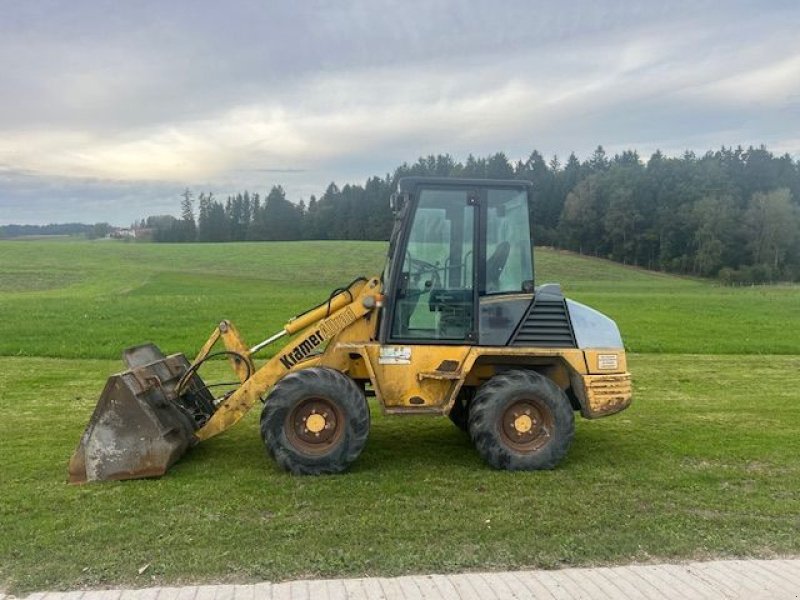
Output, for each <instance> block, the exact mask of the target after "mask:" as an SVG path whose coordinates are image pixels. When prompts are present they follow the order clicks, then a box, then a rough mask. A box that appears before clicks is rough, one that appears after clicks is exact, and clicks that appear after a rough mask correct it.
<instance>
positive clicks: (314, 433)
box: [261, 367, 369, 475]
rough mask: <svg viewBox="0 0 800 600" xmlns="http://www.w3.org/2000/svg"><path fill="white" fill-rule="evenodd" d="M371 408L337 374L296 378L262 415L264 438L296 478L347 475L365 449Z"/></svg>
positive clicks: (275, 391)
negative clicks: (327, 474) (301, 476)
mask: <svg viewBox="0 0 800 600" xmlns="http://www.w3.org/2000/svg"><path fill="white" fill-rule="evenodd" d="M368 434H369V407H368V406H367V401H366V398H365V397H364V393H363V392H362V391H361V389H360V388H359V387H358V385H357V384H356V383H355V382H354V381H353V380H352V379H350V378H349V377H347V376H346V375H344V374H342V373H340V372H339V371H336V370H334V369H328V368H325V367H312V368H309V369H302V370H300V371H296V372H294V373H290V374H289V375H287V376H286V377H284V378H283V379H281V380H280V381H279V382H278V383H276V384H275V387H273V388H272V391H271V392H270V394H269V396H268V397H267V400H266V402H265V403H264V409H263V411H262V412H261V437H262V439H263V440H264V445H265V446H266V449H267V452H268V453H269V455H270V456H272V458H274V459H275V462H277V463H278V465H279V466H280V467H281V468H283V469H285V470H287V471H291V472H292V473H294V474H296V475H321V474H326V473H341V472H342V471H344V470H345V469H347V468H348V467H349V466H350V465H351V464H352V463H353V461H355V460H356V459H357V458H358V456H359V455H360V454H361V451H362V450H363V449H364V446H365V445H366V442H367V435H368Z"/></svg>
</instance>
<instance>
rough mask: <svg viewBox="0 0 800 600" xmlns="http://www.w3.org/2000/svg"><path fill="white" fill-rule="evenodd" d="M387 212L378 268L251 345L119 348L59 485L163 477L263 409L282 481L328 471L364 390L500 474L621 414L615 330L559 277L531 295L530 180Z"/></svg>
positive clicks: (402, 192) (231, 338)
mask: <svg viewBox="0 0 800 600" xmlns="http://www.w3.org/2000/svg"><path fill="white" fill-rule="evenodd" d="M391 204H392V209H393V212H394V215H395V225H394V230H393V232H392V235H391V240H390V242H389V251H388V256H387V261H386V267H385V270H384V272H383V274H382V275H381V276H375V277H371V278H358V279H356V280H354V281H353V282H352V283H350V285H348V286H347V287H345V288H341V289H339V290H335V291H334V292H333V293H331V295H330V297H329V298H327V299H326V300H325V301H324V302H322V303H321V304H320V305H319V306H317V307H315V308H313V309H311V310H309V311H307V312H305V313H303V314H300V315H299V316H297V317H295V318H293V319H291V320H290V321H289V322H288V323H287V324H286V325H285V327H284V328H283V329H282V330H281V331H279V332H278V333H276V334H275V335H272V336H271V337H269V338H268V339H266V340H264V341H263V342H261V343H259V344H256V345H254V346H252V347H251V346H248V344H246V343H245V341H244V340H243V338H242V336H241V335H240V334H239V332H238V331H237V329H236V328H235V327H234V326H233V325H232V324H231V323H230V322H228V321H222V322H221V323H219V325H218V326H217V328H216V329H215V330H214V331H213V333H212V335H211V337H210V338H209V339H208V341H207V342H206V344H205V345H204V346H203V348H201V350H200V351H199V353H198V355H197V357H196V358H195V359H194V360H193V361H192V362H191V363H190V362H189V361H188V360H187V358H186V357H185V356H184V355H182V354H173V355H171V356H164V355H163V354H162V353H161V352H160V351H159V349H158V348H157V347H155V346H154V345H152V344H147V345H144V346H137V347H134V348H130V349H128V350H126V351H125V352H124V355H123V356H124V360H125V362H126V363H127V367H128V368H127V370H125V371H124V372H122V373H119V374H117V375H114V376H112V377H111V378H110V379H109V380H108V382H107V383H106V387H105V389H104V391H103V393H102V395H101V397H100V400H99V402H98V405H97V407H96V408H95V411H94V413H93V415H92V417H91V419H90V422H89V424H88V426H87V428H86V431H85V432H84V434H83V436H82V438H81V441H80V444H79V446H78V448H77V450H76V451H75V454H74V455H73V457H72V459H71V461H70V464H69V481H70V482H72V483H82V482H86V481H102V480H118V479H132V478H138V477H154V476H159V475H162V474H163V473H165V472H166V470H167V469H168V468H169V467H170V466H171V465H172V464H173V463H174V462H175V461H176V460H178V459H179V458H180V457H181V456H182V455H183V454H184V453H185V452H186V451H187V450H189V449H190V448H191V447H193V446H194V445H196V444H198V443H201V442H203V441H204V440H207V439H208V438H210V437H212V436H215V435H217V434H219V433H222V432H223V431H225V430H226V429H228V428H229V427H231V426H233V425H234V424H235V423H236V422H237V421H239V419H241V418H242V417H243V416H244V415H245V414H246V413H247V412H248V411H249V410H250V409H251V408H253V407H254V406H256V405H257V404H258V403H259V401H263V404H264V405H263V410H262V413H261V435H262V437H263V440H264V444H265V446H266V449H267V452H268V453H269V455H270V456H272V458H273V459H274V460H275V461H276V462H277V464H278V465H280V466H281V467H282V468H283V469H285V470H287V471H290V472H292V473H296V474H321V473H339V472H341V471H343V470H345V469H347V468H348V467H349V466H350V465H351V464H352V463H353V462H354V461H355V460H356V459H357V458H358V456H359V454H360V453H361V451H362V450H363V449H364V446H365V444H366V441H367V436H368V434H369V427H370V414H369V408H368V405H367V400H366V396H367V395H374V396H375V398H376V400H377V403H378V404H379V405H380V407H381V408H382V410H383V412H384V413H386V414H392V415H408V414H423V413H424V414H430V415H448V416H449V417H450V419H451V420H452V421H453V422H454V423H455V424H456V425H457V426H458V427H460V428H461V429H463V430H464V431H466V432H468V434H469V436H470V437H471V439H472V441H473V443H474V445H475V448H476V450H477V452H478V453H479V454H480V455H481V456H482V457H483V459H484V460H485V461H486V462H487V463H488V464H489V465H491V466H492V467H494V468H497V469H511V470H534V469H550V468H553V467H555V466H556V465H557V464H558V463H559V461H561V460H562V459H563V458H564V456H565V454H566V453H567V450H568V448H569V445H570V442H571V440H572V437H573V432H574V414H575V413H576V412H578V413H580V414H581V415H582V416H583V417H585V418H588V419H593V418H597V417H602V416H605V415H610V414H612V413H616V412H618V411H620V410H623V409H624V408H626V407H627V406H628V405H629V403H630V401H631V382H630V375H629V374H628V372H627V368H626V361H625V352H624V349H623V344H622V340H621V338H620V334H619V330H618V329H617V326H616V324H615V323H614V322H613V321H612V320H611V319H609V318H608V317H606V316H604V315H602V314H601V313H599V312H597V311H595V310H593V309H591V308H589V307H587V306H584V305H582V304H580V303H578V302H574V301H572V300H569V299H567V298H565V297H564V295H563V294H562V292H561V288H560V287H559V286H558V285H557V284H545V285H539V286H534V270H533V244H532V236H531V220H530V215H531V210H530V208H531V184H530V183H528V182H522V181H492V180H469V179H443V178H422V177H407V178H404V179H401V180H400V181H399V184H398V189H397V191H396V193H394V194H393V195H392V198H391ZM284 338H286V339H289V340H290V341H288V342H287V343H285V345H284V346H283V347H281V348H280V349H278V350H277V351H276V352H275V354H274V356H273V357H272V358H271V359H269V360H266V362H263V364H260V365H259V364H258V363H257V360H256V356H257V354H258V353H259V352H260V351H261V350H262V349H264V348H266V347H267V346H270V345H272V344H275V343H276V342H278V340H282V339H284ZM218 343H220V344H221V346H222V347H223V348H224V349H220V350H218V351H215V346H216V345H217V344H218ZM215 356H223V357H227V359H228V360H229V362H230V366H231V368H232V369H233V372H234V373H235V375H236V379H237V382H238V383H237V386H236V387H235V389H233V390H231V391H229V392H228V393H225V394H222V395H221V396H220V397H215V396H214V394H213V393H212V389H213V388H212V386H210V385H206V384H205V382H204V381H203V379H202V378H201V376H200V374H199V371H200V369H201V367H202V366H203V365H204V364H206V362H207V361H208V360H209V359H210V358H212V357H215Z"/></svg>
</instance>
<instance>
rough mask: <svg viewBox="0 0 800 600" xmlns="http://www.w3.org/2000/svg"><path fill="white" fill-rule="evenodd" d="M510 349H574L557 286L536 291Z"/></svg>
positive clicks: (572, 336)
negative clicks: (518, 347) (523, 347)
mask: <svg viewBox="0 0 800 600" xmlns="http://www.w3.org/2000/svg"><path fill="white" fill-rule="evenodd" d="M509 345H510V346H526V347H538V348H577V346H578V344H577V343H576V342H575V333H574V332H573V330H572V323H571V322H570V320H569V310H568V309H567V301H566V298H564V294H563V293H562V292H561V286H559V285H558V284H547V285H543V286H541V287H539V288H537V289H536V292H535V295H534V297H533V302H532V303H531V306H530V308H529V309H528V312H527V314H526V315H525V318H523V319H522V321H521V322H520V324H519V327H517V330H516V331H515V332H514V335H512V336H511V341H510V343H509Z"/></svg>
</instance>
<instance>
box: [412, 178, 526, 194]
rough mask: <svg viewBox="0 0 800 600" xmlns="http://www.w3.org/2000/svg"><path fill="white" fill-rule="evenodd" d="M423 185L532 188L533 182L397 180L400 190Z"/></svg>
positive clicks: (461, 179) (455, 179)
mask: <svg viewBox="0 0 800 600" xmlns="http://www.w3.org/2000/svg"><path fill="white" fill-rule="evenodd" d="M421 185H433V186H437V187H453V188H461V187H469V188H497V187H504V188H509V187H510V188H520V189H525V190H527V189H530V188H531V187H533V183H531V182H530V181H527V180H525V179H463V178H461V177H401V178H400V180H399V181H398V182H397V190H398V191H399V192H410V191H411V190H412V189H414V188H416V187H419V186H421Z"/></svg>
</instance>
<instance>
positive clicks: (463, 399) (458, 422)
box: [447, 389, 475, 433]
mask: <svg viewBox="0 0 800 600" xmlns="http://www.w3.org/2000/svg"><path fill="white" fill-rule="evenodd" d="M474 395H475V394H474V392H472V393H471V392H470V391H467V390H466V389H462V390H461V392H460V393H459V394H458V397H457V398H456V401H455V403H454V404H453V408H451V409H450V412H449V413H447V416H448V417H450V420H451V421H452V422H453V425H455V426H456V427H458V428H459V429H460V430H461V431H463V432H465V433H466V432H468V431H469V403H470V400H471V399H472V397H473V396H474Z"/></svg>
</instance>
